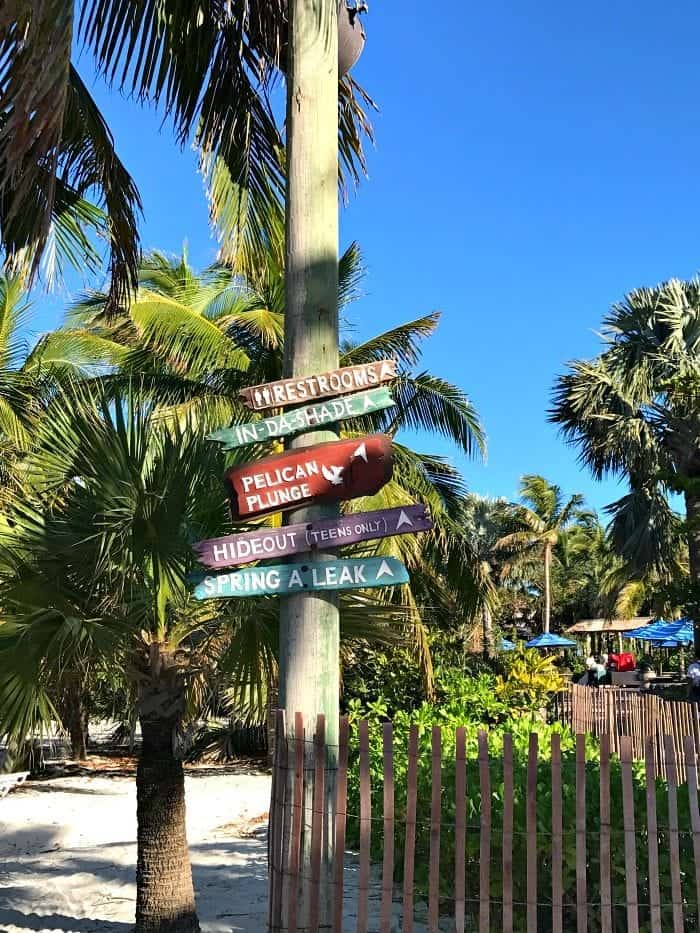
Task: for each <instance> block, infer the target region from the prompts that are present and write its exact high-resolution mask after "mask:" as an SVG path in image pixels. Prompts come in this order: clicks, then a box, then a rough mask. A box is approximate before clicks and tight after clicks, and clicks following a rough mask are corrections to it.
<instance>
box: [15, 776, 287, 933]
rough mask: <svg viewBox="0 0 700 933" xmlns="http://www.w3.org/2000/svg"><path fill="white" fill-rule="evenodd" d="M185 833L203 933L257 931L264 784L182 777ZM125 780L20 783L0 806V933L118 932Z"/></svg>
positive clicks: (127, 868)
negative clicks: (248, 835) (249, 834)
mask: <svg viewBox="0 0 700 933" xmlns="http://www.w3.org/2000/svg"><path fill="white" fill-rule="evenodd" d="M186 782H187V789H186V793H187V833H188V840H189V843H190V853H191V857H192V866H193V872H194V882H195V888H196V891H197V909H198V913H199V916H200V919H201V921H202V926H203V929H204V930H206V931H207V933H219V931H221V933H224V931H226V933H229V931H246V933H248V931H250V933H253V931H255V933H260V931H264V930H265V927H266V921H267V855H266V843H265V837H264V835H258V836H257V838H241V836H242V835H245V834H246V833H247V832H252V831H253V830H254V829H255V828H256V827H257V828H258V830H260V829H263V830H264V828H265V825H266V816H267V811H268V806H269V792H270V778H269V777H268V776H266V775H261V774H235V775H234V774H221V773H219V774H212V773H211V772H209V773H206V774H199V773H194V774H188V775H187V778H186ZM135 865H136V787H135V781H134V778H133V777H102V776H99V775H96V776H94V777H93V776H88V777H68V778H60V779H55V780H50V781H43V782H35V783H29V784H26V785H25V786H24V787H20V788H18V789H16V790H13V791H12V792H11V793H10V794H9V795H8V796H7V797H5V798H4V799H2V800H0V931H2V933H26V931H27V930H32V931H44V930H46V931H61V933H87V931H99V933H127V931H130V930H132V929H133V922H134V910H135V900H136V884H135Z"/></svg>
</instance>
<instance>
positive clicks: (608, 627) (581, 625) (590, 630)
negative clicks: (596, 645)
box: [566, 616, 652, 635]
mask: <svg viewBox="0 0 700 933" xmlns="http://www.w3.org/2000/svg"><path fill="white" fill-rule="evenodd" d="M651 621H652V617H651V616H637V618H636V619H581V621H580V622H577V623H576V624H575V625H572V626H570V627H569V628H567V629H566V633H567V635H594V634H596V635H597V634H598V633H599V632H622V633H624V632H629V631H630V630H631V629H633V628H640V627H641V626H642V625H648V624H649V623H650V622H651Z"/></svg>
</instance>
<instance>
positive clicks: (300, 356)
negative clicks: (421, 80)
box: [280, 0, 340, 929]
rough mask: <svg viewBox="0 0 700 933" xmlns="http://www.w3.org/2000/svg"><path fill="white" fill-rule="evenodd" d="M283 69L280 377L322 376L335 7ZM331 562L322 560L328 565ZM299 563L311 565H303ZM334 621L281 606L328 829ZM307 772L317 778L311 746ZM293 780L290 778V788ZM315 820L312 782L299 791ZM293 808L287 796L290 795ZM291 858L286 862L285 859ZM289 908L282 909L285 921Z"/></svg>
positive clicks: (328, 330)
mask: <svg viewBox="0 0 700 933" xmlns="http://www.w3.org/2000/svg"><path fill="white" fill-rule="evenodd" d="M287 7H288V10H289V62H288V69H287V76H288V77H287V191H286V195H287V197H286V269H285V287H286V300H287V307H286V312H285V318H284V375H285V376H302V375H308V374H309V373H322V372H324V371H326V370H332V369H335V368H336V367H337V366H338V41H337V40H338V8H339V7H340V3H337V2H336V0H289V2H288V4H287ZM335 437H336V434H335V433H334V432H332V431H311V432H307V433H306V434H301V435H299V436H298V437H297V438H296V439H295V440H292V441H291V442H290V444H289V447H290V448H294V447H306V446H308V445H309V444H313V443H319V442H322V441H330V440H334V439H335ZM337 515H338V508H337V506H332V505H328V504H326V505H323V504H319V505H314V506H310V507H308V508H305V509H301V510H296V511H293V512H290V513H289V520H290V521H293V522H309V521H315V520H317V519H320V518H334V517H337ZM332 557H333V555H332V554H328V555H327V558H326V559H332ZM299 559H300V560H301V561H302V562H303V561H304V560H308V559H309V558H308V556H307V557H304V556H303V555H302V556H301V557H300V558H299ZM339 645H340V614H339V609H338V598H337V594H334V593H311V592H309V593H302V594H295V595H293V596H287V597H284V598H283V599H282V601H281V605H280V703H281V705H282V706H283V707H284V709H286V711H287V720H286V721H287V728H288V730H289V736H290V737H291V736H292V734H293V727H294V720H295V714H296V713H301V714H302V715H303V717H304V725H305V728H306V730H307V731H306V735H307V737H308V738H311V737H312V736H313V735H314V733H315V726H316V721H317V716H318V715H319V714H322V715H324V716H325V730H326V732H325V738H326V742H327V756H326V758H327V761H326V764H327V771H326V777H325V783H324V797H325V799H324V801H323V809H324V811H325V819H326V821H328V823H329V825H334V823H333V820H334V806H335V770H336V759H337V752H336V749H337V743H338V724H339V688H338V685H339V683H340V658H339ZM305 748H306V750H307V768H308V769H309V770H310V771H311V773H313V755H314V753H313V745H312V744H311V743H310V742H309V743H307V744H306V746H305ZM292 776H293V774H292V771H291V770H290V771H289V779H290V780H291V778H292ZM304 793H305V800H306V806H307V807H308V812H311V808H312V799H313V782H312V781H307V782H305V784H304ZM289 799H290V800H291V799H292V798H291V795H290V798H289ZM333 844H334V838H333V833H327V834H324V843H323V852H322V857H321V892H320V918H321V926H322V928H323V929H328V928H330V925H331V920H332V908H333V866H334V859H333ZM283 858H285V859H286V858H287V856H286V855H285V856H283ZM300 858H301V868H300V877H302V878H303V876H305V875H307V876H308V875H309V873H310V872H311V871H312V868H311V845H310V833H308V832H307V831H306V828H305V831H304V832H303V834H302V842H301V856H300ZM284 891H285V896H286V897H287V898H294V899H295V903H296V907H297V922H298V925H299V929H308V928H309V912H310V906H311V905H310V899H309V897H308V891H309V888H308V885H306V884H302V885H300V888H299V891H298V897H295V892H290V891H289V889H288V888H287V885H285V886H284ZM288 908H289V900H287V901H286V902H285V905H284V907H283V916H284V918H285V921H286V918H287V917H288Z"/></svg>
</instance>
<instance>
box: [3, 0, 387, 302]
mask: <svg viewBox="0 0 700 933" xmlns="http://www.w3.org/2000/svg"><path fill="white" fill-rule="evenodd" d="M286 33H287V19H286V3H285V2H284V0H264V2H250V0H233V2H230V3H210V2H206V3H203V4H187V3H186V4H173V3H168V4H166V5H163V3H162V2H160V0H142V2H140V3H139V5H138V7H137V8H134V7H133V6H132V5H130V4H126V5H125V4H123V3H118V2H107V3H104V2H98V0H79V2H76V0H47V2H45V3H40V4H34V3H24V2H7V3H4V4H3V5H2V10H0V115H1V116H0V244H1V247H2V249H3V250H4V252H5V254H6V256H7V258H8V259H9V261H10V263H12V264H13V265H14V266H16V267H20V268H25V269H26V268H33V269H36V268H37V267H38V264H39V262H40V261H41V258H42V256H45V255H46V252H47V249H49V251H51V249H53V250H56V251H59V252H60V254H61V256H62V257H63V258H64V259H65V258H68V259H72V260H75V259H78V258H80V259H81V260H82V261H85V259H87V261H89V262H90V263H91V264H92V265H93V266H94V267H95V266H97V264H98V259H99V256H98V254H97V252H96V251H95V247H94V245H93V243H94V238H93V237H92V236H91V234H92V233H93V232H97V233H100V234H101V235H103V236H104V237H105V238H106V240H107V242H108V245H109V265H110V271H111V276H110V283H111V284H110V298H111V299H114V301H115V302H118V301H119V300H123V299H124V297H125V296H126V294H127V292H128V291H129V290H130V289H131V288H132V287H134V286H135V284H136V281H137V276H138V263H139V236H138V229H137V220H138V215H139V213H140V209H141V202H140V199H139V195H138V192H137V190H136V187H135V185H134V183H133V180H132V179H131V177H130V176H129V174H128V172H127V170H126V168H125V167H124V165H123V164H122V162H121V161H120V160H119V157H118V155H117V152H116V149H115V143H114V139H113V138H112V134H111V132H110V130H109V128H108V127H107V125H106V123H105V121H104V118H103V117H102V115H101V114H100V112H99V110H98V108H97V106H96V104H95V101H94V100H93V99H92V97H91V95H90V93H89V92H88V90H87V87H86V85H85V83H84V82H83V80H82V79H81V77H80V74H79V71H78V68H77V66H76V64H75V62H74V61H73V60H72V58H73V52H74V49H75V47H76V44H77V47H78V48H79V49H81V50H82V51H83V52H84V53H88V54H90V55H91V56H92V58H93V59H94V66H95V69H96V70H97V72H98V73H99V74H101V75H102V76H103V77H104V79H105V80H106V81H107V82H108V83H109V84H110V85H111V86H112V87H114V88H115V89H117V90H119V91H121V92H123V93H124V94H126V95H128V96H130V97H132V98H133V99H134V100H135V101H139V102H146V103H148V104H151V105H154V106H156V107H158V108H160V109H161V111H162V113H163V115H164V116H165V117H166V118H167V119H168V121H169V122H170V123H171V125H172V128H173V132H174V135H175V138H176V140H177V142H178V144H179V145H181V146H185V145H189V144H193V145H194V146H195V148H196V149H197V151H198V153H199V157H200V165H201V170H202V172H203V175H204V177H205V179H206V183H207V189H208V192H209V195H210V205H211V212H212V219H213V221H214V223H215V224H216V225H218V227H219V229H220V232H221V234H222V240H223V245H224V247H225V248H224V255H225V258H226V259H227V260H228V261H229V262H231V261H235V263H236V264H238V266H239V267H241V268H244V269H247V270H250V269H251V268H254V266H255V264H256V263H255V259H254V257H257V255H258V254H259V252H261V251H262V252H264V251H265V249H266V247H267V244H268V243H269V242H270V238H271V236H272V235H273V233H272V232H273V231H274V229H275V225H276V224H277V222H278V218H279V215H280V211H281V207H280V204H281V200H282V191H283V179H284V139H283V126H282V125H281V123H280V121H279V120H278V118H277V116H276V113H275V110H274V108H273V106H272V100H271V95H272V93H273V90H274V88H275V85H276V83H277V82H278V81H279V78H280V74H281V69H283V68H284V64H285V56H286ZM193 37H196V41H195V42H193V41H192V38H193ZM28 88H31V93H27V89H28ZM372 106H373V104H372V101H371V100H370V98H369V97H368V96H367V94H366V93H365V92H364V91H363V90H362V89H361V88H360V87H359V85H358V84H357V83H356V82H355V81H354V79H353V78H352V77H350V76H349V75H345V76H342V77H341V79H340V84H339V160H340V167H341V172H340V177H341V185H345V184H346V183H347V182H348V181H350V180H352V181H357V180H358V179H359V175H360V173H362V172H363V171H364V155H363V151H362V139H363V137H364V136H365V135H367V134H369V135H371V127H370V124H369V121H368V118H367V114H366V111H367V109H371V108H372ZM93 197H97V199H98V201H99V203H100V206H101V208H102V209H98V208H96V207H95V206H94V205H93V204H91V203H90V201H89V199H90V198H93Z"/></svg>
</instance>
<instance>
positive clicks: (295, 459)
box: [224, 434, 392, 519]
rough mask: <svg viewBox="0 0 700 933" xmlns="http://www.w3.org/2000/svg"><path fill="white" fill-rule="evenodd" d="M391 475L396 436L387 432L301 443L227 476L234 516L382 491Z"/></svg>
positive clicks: (276, 510)
mask: <svg viewBox="0 0 700 933" xmlns="http://www.w3.org/2000/svg"><path fill="white" fill-rule="evenodd" d="M391 473H392V449H391V438H389V437H387V436H386V435H385V434H372V435H371V436H369V437H365V438H359V439H355V440H348V441H331V442H330V443H328V444H316V445H315V446H313V447H300V448H299V449H298V450H290V451H288V452H287V453H284V454H279V455H278V456H276V457H267V458H265V459H264V460H258V461H257V462H256V463H247V464H246V465H245V466H242V467H232V468H231V469H230V470H228V471H227V472H226V475H225V477H224V479H225V482H226V486H227V487H228V490H229V497H230V500H231V515H232V516H233V518H234V519H238V518H245V517H246V516H249V515H266V514H268V513H269V512H279V511H280V510H281V509H293V508H298V507H299V506H301V505H306V504H308V503H309V502H312V501H313V502H337V501H339V500H341V499H355V498H356V497H358V496H371V495H374V493H375V492H379V490H380V489H381V488H382V486H383V485H384V484H385V483H386V482H388V480H389V479H390V478H391Z"/></svg>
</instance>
